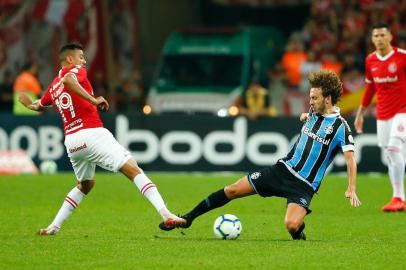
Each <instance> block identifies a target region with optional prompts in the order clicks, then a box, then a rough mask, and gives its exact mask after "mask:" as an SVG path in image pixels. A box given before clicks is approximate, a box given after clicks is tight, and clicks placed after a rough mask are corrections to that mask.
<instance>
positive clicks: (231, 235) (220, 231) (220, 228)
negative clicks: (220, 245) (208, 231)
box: [213, 214, 242, 240]
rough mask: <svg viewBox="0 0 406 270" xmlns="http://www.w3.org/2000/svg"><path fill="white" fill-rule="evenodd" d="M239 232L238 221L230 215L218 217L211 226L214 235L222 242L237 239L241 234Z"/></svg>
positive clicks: (239, 222)
mask: <svg viewBox="0 0 406 270" xmlns="http://www.w3.org/2000/svg"><path fill="white" fill-rule="evenodd" d="M241 230H242V224H241V221H240V219H239V218H238V217H236V216H234V215H232V214H224V215H221V216H219V217H218V218H216V220H215V221H214V224H213V232H214V235H215V236H216V237H217V238H219V239H223V240H231V239H237V238H238V236H240V234H241Z"/></svg>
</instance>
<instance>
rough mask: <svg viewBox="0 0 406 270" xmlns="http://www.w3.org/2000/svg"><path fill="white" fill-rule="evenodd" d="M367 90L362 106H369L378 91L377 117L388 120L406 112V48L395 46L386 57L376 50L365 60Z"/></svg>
mask: <svg viewBox="0 0 406 270" xmlns="http://www.w3.org/2000/svg"><path fill="white" fill-rule="evenodd" d="M365 82H366V87H365V92H364V96H363V97H362V102H361V104H362V106H363V107H367V106H368V105H369V104H370V103H371V100H372V98H373V96H374V94H375V93H376V98H377V100H376V118H377V119H378V120H387V119H390V118H392V117H393V116H394V115H395V114H397V113H401V112H406V50H402V49H400V48H393V51H391V52H390V53H389V54H387V55H385V56H384V57H382V56H380V55H378V54H377V53H376V52H374V53H371V54H370V55H368V56H367V58H366V60H365Z"/></svg>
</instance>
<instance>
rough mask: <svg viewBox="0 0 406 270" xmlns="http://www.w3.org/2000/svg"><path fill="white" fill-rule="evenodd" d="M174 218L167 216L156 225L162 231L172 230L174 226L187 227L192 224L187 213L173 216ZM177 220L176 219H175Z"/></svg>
mask: <svg viewBox="0 0 406 270" xmlns="http://www.w3.org/2000/svg"><path fill="white" fill-rule="evenodd" d="M174 217H175V218H168V219H167V220H165V221H163V222H161V223H159V225H158V227H159V228H160V229H161V230H163V231H172V230H173V229H175V228H184V229H186V228H189V227H190V225H192V221H191V220H190V219H188V216H187V215H183V216H181V217H178V216H175V215H174ZM175 220H177V221H175Z"/></svg>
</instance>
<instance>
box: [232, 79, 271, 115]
mask: <svg viewBox="0 0 406 270" xmlns="http://www.w3.org/2000/svg"><path fill="white" fill-rule="evenodd" d="M239 111H240V114H241V115H245V116H247V117H248V118H249V119H251V120H255V119H257V118H258V117H260V116H272V115H275V110H274V109H273V108H272V107H271V106H270V102H269V96H268V91H267V90H266V89H265V88H264V87H262V86H261V85H260V84H257V83H251V84H250V86H249V87H248V89H247V92H246V93H245V98H244V100H243V102H242V104H241V106H239Z"/></svg>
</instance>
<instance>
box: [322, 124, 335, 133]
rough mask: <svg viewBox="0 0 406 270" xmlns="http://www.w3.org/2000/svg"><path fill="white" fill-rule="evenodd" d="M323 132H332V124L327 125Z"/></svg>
mask: <svg viewBox="0 0 406 270" xmlns="http://www.w3.org/2000/svg"><path fill="white" fill-rule="evenodd" d="M324 132H326V134H331V133H333V126H328V127H326V128H325V129H324Z"/></svg>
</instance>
